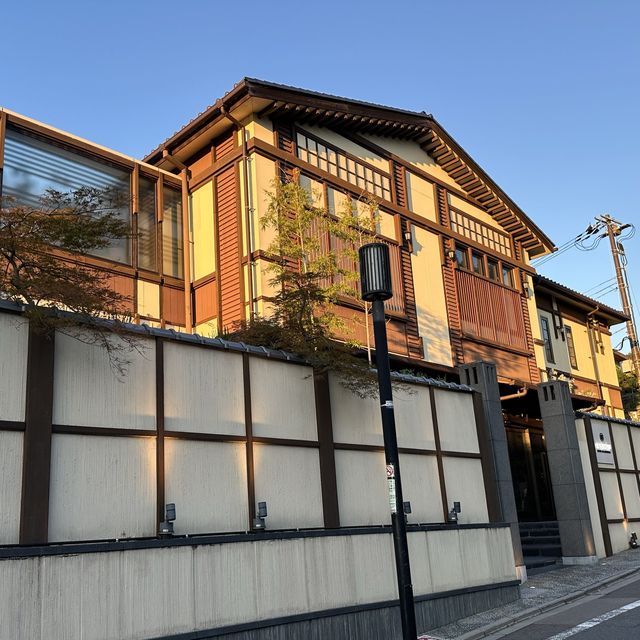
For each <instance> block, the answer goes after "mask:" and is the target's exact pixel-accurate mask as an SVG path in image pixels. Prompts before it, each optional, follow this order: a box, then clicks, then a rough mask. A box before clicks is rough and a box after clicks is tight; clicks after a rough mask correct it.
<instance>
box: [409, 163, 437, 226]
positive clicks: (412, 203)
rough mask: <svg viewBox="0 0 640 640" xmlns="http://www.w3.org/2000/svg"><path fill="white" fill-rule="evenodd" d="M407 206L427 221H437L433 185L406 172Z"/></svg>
mask: <svg viewBox="0 0 640 640" xmlns="http://www.w3.org/2000/svg"><path fill="white" fill-rule="evenodd" d="M405 175H406V182H407V205H408V207H409V209H410V210H411V211H413V212H414V213H417V214H418V215H420V216H423V217H424V218H426V219H427V220H432V221H433V222H436V221H437V213H436V202H435V194H434V189H433V183H432V182H429V181H428V180H425V179H424V178H421V177H420V176H418V175H416V174H415V173H411V172H410V171H407V172H406V174H405Z"/></svg>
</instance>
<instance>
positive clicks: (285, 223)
mask: <svg viewBox="0 0 640 640" xmlns="http://www.w3.org/2000/svg"><path fill="white" fill-rule="evenodd" d="M299 178H300V176H299V174H298V173H297V172H294V175H293V177H292V179H291V180H288V181H285V182H282V181H279V180H275V181H274V182H273V185H272V191H271V192H269V193H268V198H269V205H268V208H267V211H266V213H265V215H264V216H263V218H262V220H261V221H260V222H261V225H262V227H263V228H265V229H267V228H268V229H271V230H273V231H274V239H273V241H272V242H271V244H270V245H269V247H268V248H267V253H268V254H269V256H270V259H271V263H270V266H269V271H270V272H271V275H272V278H271V284H272V286H273V287H274V289H275V290H276V291H277V293H276V295H275V296H274V297H273V299H272V300H271V315H270V317H268V318H263V317H254V318H251V319H250V320H249V321H248V322H244V323H241V325H240V326H238V327H236V328H235V329H234V330H233V331H231V332H229V333H227V334H225V337H227V338H230V339H233V340H240V341H243V342H247V343H249V344H258V345H261V346H266V347H270V348H274V349H284V350H287V351H291V352H293V353H296V354H298V355H300V356H302V357H303V358H305V359H306V360H307V361H308V362H309V364H310V365H311V366H312V367H313V368H314V369H315V370H316V371H317V372H320V373H326V372H329V371H333V372H334V373H336V374H337V375H338V376H339V378H340V380H341V381H342V384H343V385H344V386H345V387H347V388H348V389H349V390H351V391H352V392H354V393H356V394H357V395H359V396H361V397H367V396H375V395H376V394H377V386H376V385H377V383H376V379H375V376H373V375H372V371H371V367H370V365H369V363H368V362H367V361H366V360H365V359H364V358H362V357H361V354H362V348H361V346H360V345H359V344H357V343H356V342H355V341H354V340H353V339H350V338H348V337H347V338H346V339H345V336H346V335H347V334H348V333H349V330H350V328H349V327H348V326H346V324H345V322H344V321H343V320H342V319H341V318H340V317H339V316H338V315H337V314H336V312H335V305H336V304H337V303H338V302H339V300H340V299H341V297H342V296H345V297H348V298H351V299H354V300H358V304H359V305H360V304H362V303H361V302H360V301H359V296H358V294H357V288H358V286H357V285H358V280H359V275H358V270H357V260H358V256H357V251H358V247H359V246H361V245H362V244H363V243H364V241H365V238H369V237H370V234H371V233H372V232H373V231H374V230H375V220H376V217H375V216H376V212H377V204H376V203H375V202H373V201H371V200H368V199H363V200H362V201H361V205H360V206H359V207H357V206H354V203H353V202H352V201H351V200H348V201H347V202H346V204H345V205H344V206H343V207H341V208H340V210H339V211H338V212H336V215H331V214H330V213H329V212H328V211H326V210H325V209H324V208H323V207H319V206H317V204H316V200H317V199H316V198H315V197H314V194H312V193H310V192H309V191H308V190H307V189H305V187H304V186H303V185H301V184H300V179H299ZM329 238H332V241H333V244H332V245H330V244H329Z"/></svg>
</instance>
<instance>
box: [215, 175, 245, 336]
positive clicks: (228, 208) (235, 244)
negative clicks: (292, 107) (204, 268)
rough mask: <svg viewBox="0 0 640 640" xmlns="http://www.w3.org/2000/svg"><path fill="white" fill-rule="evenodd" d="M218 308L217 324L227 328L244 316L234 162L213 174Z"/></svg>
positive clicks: (238, 214)
mask: <svg viewBox="0 0 640 640" xmlns="http://www.w3.org/2000/svg"><path fill="white" fill-rule="evenodd" d="M215 185H216V200H215V201H216V203H217V207H216V208H217V216H218V256H219V261H220V262H219V264H220V266H219V278H218V282H219V287H220V308H219V316H218V322H219V325H218V326H219V328H220V329H221V330H222V329H231V328H233V325H234V324H235V323H237V322H239V321H240V320H242V319H244V314H243V300H242V298H243V295H242V280H241V278H242V270H241V264H240V251H241V249H240V247H241V242H240V207H239V202H238V174H237V169H236V165H234V166H232V167H229V168H228V169H227V170H225V171H223V172H222V173H221V174H220V175H218V176H217V177H216V181H215Z"/></svg>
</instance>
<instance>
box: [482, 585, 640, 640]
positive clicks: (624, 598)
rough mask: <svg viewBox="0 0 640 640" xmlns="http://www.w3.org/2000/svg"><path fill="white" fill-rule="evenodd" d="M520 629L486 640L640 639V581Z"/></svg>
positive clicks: (570, 605) (611, 590)
mask: <svg viewBox="0 0 640 640" xmlns="http://www.w3.org/2000/svg"><path fill="white" fill-rule="evenodd" d="M517 627H519V628H515V630H514V627H512V628H511V629H508V630H505V631H503V632H502V633H499V634H495V635H491V636H488V637H487V640H489V639H492V640H493V639H496V640H497V639H498V638H500V639H501V640H565V638H575V639H576V640H638V639H640V578H638V577H633V578H631V579H629V580H626V581H623V582H621V583H620V582H619V583H616V585H615V586H612V587H609V588H608V589H603V590H601V591H599V592H595V593H593V594H592V595H589V596H586V597H584V598H581V599H580V600H577V601H576V602H574V603H572V604H569V605H566V606H564V607H562V608H560V609H555V610H554V611H552V612H550V613H547V614H545V615H542V616H538V617H537V618H533V619H531V620H529V621H528V622H525V623H523V624H522V625H517Z"/></svg>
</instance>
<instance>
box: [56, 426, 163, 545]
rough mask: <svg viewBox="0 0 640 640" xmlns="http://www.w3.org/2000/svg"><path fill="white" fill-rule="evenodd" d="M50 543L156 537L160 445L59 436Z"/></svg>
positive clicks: (145, 441) (148, 440)
mask: <svg viewBox="0 0 640 640" xmlns="http://www.w3.org/2000/svg"><path fill="white" fill-rule="evenodd" d="M51 448H52V452H51V495H50V507H49V540H50V541H51V542H60V541H66V540H99V539H105V538H132V537H143V536H153V535H155V533H156V525H155V522H156V502H155V501H156V475H155V440H154V439H153V438H151V437H141V438H120V437H105V436H102V437H98V436H84V435H69V434H54V435H53V439H52V447H51Z"/></svg>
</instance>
